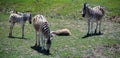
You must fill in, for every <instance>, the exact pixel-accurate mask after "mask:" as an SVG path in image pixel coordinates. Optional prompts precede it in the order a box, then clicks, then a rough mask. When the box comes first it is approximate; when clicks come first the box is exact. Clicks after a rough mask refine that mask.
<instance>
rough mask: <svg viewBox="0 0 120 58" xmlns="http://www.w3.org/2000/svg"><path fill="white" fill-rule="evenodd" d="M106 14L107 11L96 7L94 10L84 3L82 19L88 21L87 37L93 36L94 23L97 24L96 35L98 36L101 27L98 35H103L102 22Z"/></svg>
mask: <svg viewBox="0 0 120 58" xmlns="http://www.w3.org/2000/svg"><path fill="white" fill-rule="evenodd" d="M104 14H105V11H104V10H103V8H102V7H100V6H96V7H93V8H90V7H89V6H88V4H87V3H84V6H83V9H82V17H84V18H86V19H87V23H88V32H87V35H91V34H92V33H93V30H92V29H93V22H96V29H95V32H94V33H95V34H97V29H98V27H99V32H98V34H101V22H102V18H103V16H104Z"/></svg>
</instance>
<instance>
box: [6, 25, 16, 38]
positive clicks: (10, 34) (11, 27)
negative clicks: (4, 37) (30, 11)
mask: <svg viewBox="0 0 120 58" xmlns="http://www.w3.org/2000/svg"><path fill="white" fill-rule="evenodd" d="M14 25H15V23H11V24H10V32H9V36H8V37H12V30H13V27H14Z"/></svg>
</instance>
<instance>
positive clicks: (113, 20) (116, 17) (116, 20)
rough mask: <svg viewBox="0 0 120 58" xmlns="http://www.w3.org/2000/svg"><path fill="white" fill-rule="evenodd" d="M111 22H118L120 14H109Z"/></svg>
mask: <svg viewBox="0 0 120 58" xmlns="http://www.w3.org/2000/svg"><path fill="white" fill-rule="evenodd" d="M108 20H110V21H111V22H115V23H120V16H111V17H110V18H108Z"/></svg>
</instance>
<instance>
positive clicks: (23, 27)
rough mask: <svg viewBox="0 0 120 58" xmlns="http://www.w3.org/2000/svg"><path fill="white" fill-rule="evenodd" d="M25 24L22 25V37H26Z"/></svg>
mask: <svg viewBox="0 0 120 58" xmlns="http://www.w3.org/2000/svg"><path fill="white" fill-rule="evenodd" d="M24 26H25V25H24V24H23V25H22V39H24Z"/></svg>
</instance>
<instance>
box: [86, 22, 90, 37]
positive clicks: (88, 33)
mask: <svg viewBox="0 0 120 58" xmlns="http://www.w3.org/2000/svg"><path fill="white" fill-rule="evenodd" d="M89 35H90V21H88V32H87V36H89Z"/></svg>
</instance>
